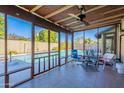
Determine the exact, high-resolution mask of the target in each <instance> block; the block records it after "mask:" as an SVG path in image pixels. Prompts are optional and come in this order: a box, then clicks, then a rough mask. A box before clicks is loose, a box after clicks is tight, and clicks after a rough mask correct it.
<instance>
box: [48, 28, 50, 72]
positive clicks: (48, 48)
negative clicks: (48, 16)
mask: <svg viewBox="0 0 124 93" xmlns="http://www.w3.org/2000/svg"><path fill="white" fill-rule="evenodd" d="M48 63H49V64H48V68H49V70H50V30H48Z"/></svg>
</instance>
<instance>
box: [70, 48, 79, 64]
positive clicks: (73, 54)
mask: <svg viewBox="0 0 124 93" xmlns="http://www.w3.org/2000/svg"><path fill="white" fill-rule="evenodd" d="M71 57H72V60H73V61H75V62H76V61H79V59H80V56H79V55H78V51H77V50H76V49H73V50H72V51H71Z"/></svg>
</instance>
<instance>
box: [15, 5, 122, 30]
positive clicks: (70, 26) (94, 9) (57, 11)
mask: <svg viewBox="0 0 124 93" xmlns="http://www.w3.org/2000/svg"><path fill="white" fill-rule="evenodd" d="M17 7H19V8H21V9H23V10H25V11H27V12H30V13H32V14H34V15H36V16H39V17H41V18H44V19H46V20H47V21H50V22H52V23H54V24H56V25H58V26H60V27H63V28H65V29H67V30H70V31H81V30H85V29H90V28H96V27H100V26H106V25H112V24H116V23H119V22H120V20H121V18H122V17H123V16H124V6H123V5H84V7H85V9H86V12H85V14H86V18H85V19H84V20H86V21H87V22H89V23H90V25H88V26H86V25H84V23H83V22H81V21H78V20H76V19H75V18H72V17H71V16H69V15H68V14H69V13H73V14H75V15H79V13H80V10H79V8H78V6H77V5H18V6H17Z"/></svg>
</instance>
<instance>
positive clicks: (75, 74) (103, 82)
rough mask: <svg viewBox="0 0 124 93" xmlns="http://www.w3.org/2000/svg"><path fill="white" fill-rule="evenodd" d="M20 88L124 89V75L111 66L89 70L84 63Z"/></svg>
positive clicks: (76, 64) (52, 72)
mask: <svg viewBox="0 0 124 93" xmlns="http://www.w3.org/2000/svg"><path fill="white" fill-rule="evenodd" d="M17 87H18V88H124V75H120V74H118V73H117V72H116V71H115V70H112V68H111V67H110V66H106V68H105V70H102V67H100V68H99V71H96V70H95V69H94V68H92V67H91V68H88V69H87V70H86V69H85V67H84V66H83V65H82V63H78V62H77V63H68V64H66V65H63V66H61V67H57V68H55V69H53V70H51V71H49V72H46V73H44V74H41V75H39V76H36V77H35V78H34V79H32V80H30V81H28V82H26V83H23V84H21V85H19V86H17Z"/></svg>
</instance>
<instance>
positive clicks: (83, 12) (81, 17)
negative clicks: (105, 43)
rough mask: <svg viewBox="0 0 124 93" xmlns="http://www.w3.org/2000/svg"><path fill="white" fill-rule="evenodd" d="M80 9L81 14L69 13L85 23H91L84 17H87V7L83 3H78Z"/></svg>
mask: <svg viewBox="0 0 124 93" xmlns="http://www.w3.org/2000/svg"><path fill="white" fill-rule="evenodd" d="M78 9H80V14H79V15H75V14H71V13H70V14H68V15H69V16H71V17H73V18H76V19H77V20H79V21H81V22H83V23H84V24H85V25H89V23H88V22H87V21H85V20H84V18H86V14H85V7H84V6H83V5H78Z"/></svg>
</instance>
